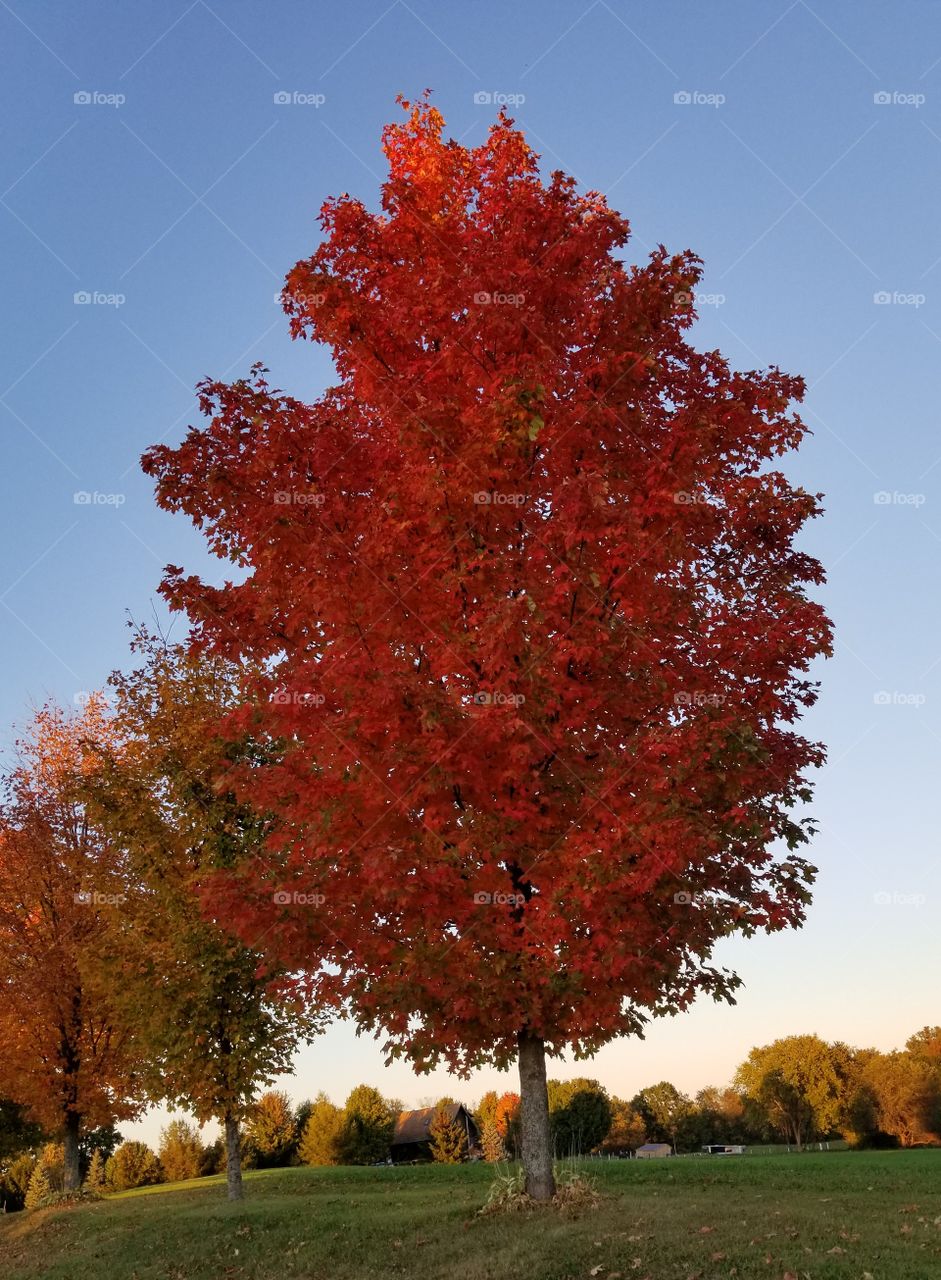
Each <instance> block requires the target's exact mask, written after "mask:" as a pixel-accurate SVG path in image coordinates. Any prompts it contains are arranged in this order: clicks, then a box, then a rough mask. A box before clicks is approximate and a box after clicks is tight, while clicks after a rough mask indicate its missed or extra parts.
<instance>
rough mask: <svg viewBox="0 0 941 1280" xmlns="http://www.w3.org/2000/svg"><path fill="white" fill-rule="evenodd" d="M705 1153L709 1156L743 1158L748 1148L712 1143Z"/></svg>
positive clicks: (724, 1143) (706, 1147) (708, 1145)
mask: <svg viewBox="0 0 941 1280" xmlns="http://www.w3.org/2000/svg"><path fill="white" fill-rule="evenodd" d="M703 1151H704V1152H705V1154H706V1155H707V1156H743V1155H744V1154H745V1151H746V1148H745V1147H740V1146H738V1145H734V1144H731V1145H730V1144H729V1143H727V1142H710V1143H708V1144H707V1145H706V1146H705V1147H703Z"/></svg>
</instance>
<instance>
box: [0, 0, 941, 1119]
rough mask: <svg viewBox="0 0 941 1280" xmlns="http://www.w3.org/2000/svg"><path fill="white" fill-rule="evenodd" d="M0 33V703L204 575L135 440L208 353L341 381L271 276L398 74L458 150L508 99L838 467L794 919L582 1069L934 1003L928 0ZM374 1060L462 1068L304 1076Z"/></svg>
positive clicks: (64, 14) (304, 383)
mask: <svg viewBox="0 0 941 1280" xmlns="http://www.w3.org/2000/svg"><path fill="white" fill-rule="evenodd" d="M0 41H2V44H3V48H4V49H5V51H6V54H7V57H6V68H5V75H4V77H3V80H2V83H0V106H2V116H3V122H4V125H3V131H2V140H0V190H2V191H3V195H2V204H0V222H2V227H3V238H2V250H0V252H2V255H3V259H4V271H3V282H4V284H3V291H2V302H0V305H2V307H3V311H4V320H5V325H4V343H3V361H2V371H0V429H2V433H3V437H2V438H3V459H4V465H3V467H2V470H0V493H2V501H0V524H2V538H3V546H4V548H5V552H6V554H5V555H4V557H3V562H2V566H0V605H2V607H0V644H2V653H0V660H2V669H3V675H4V679H3V686H2V702H0V723H2V724H3V725H4V726H8V725H12V724H13V723H14V722H16V721H20V722H22V720H23V718H24V716H25V715H26V713H27V710H28V707H29V704H30V702H31V701H39V700H42V699H43V698H44V697H46V696H48V695H53V696H56V697H58V698H59V699H61V700H63V701H65V702H69V701H71V700H72V699H73V698H74V697H75V696H76V694H78V693H80V691H82V690H86V689H91V688H94V687H95V686H97V685H100V684H101V683H102V682H103V681H104V679H105V678H106V676H107V674H108V672H109V670H110V669H111V668H113V667H114V666H117V665H120V664H122V663H123V662H124V661H125V660H126V633H125V628H124V617H125V611H127V610H130V611H131V612H132V613H133V614H134V615H135V616H137V617H145V616H147V615H148V613H149V611H150V609H151V607H152V604H151V602H152V601H153V599H154V592H155V587H156V584H157V582H158V581H159V577H160V571H161V568H162V566H163V565H164V564H166V563H167V562H169V561H174V562H177V563H184V564H186V565H188V566H190V567H192V568H194V569H201V568H204V567H206V558H205V555H204V552H203V549H202V546H201V543H200V540H199V539H198V537H197V536H196V534H195V533H194V532H193V531H192V530H190V529H189V528H188V527H187V526H186V524H185V522H184V521H183V520H182V519H176V518H170V517H168V516H165V515H162V514H160V513H158V512H157V511H156V510H155V508H154V506H153V503H152V500H151V490H150V483H149V481H147V480H146V479H145V478H144V477H143V476H142V475H141V474H140V472H139V469H138V465H137V460H138V457H139V455H140V453H141V452H142V450H143V449H144V448H145V447H146V446H147V445H149V444H151V443H152V442H154V441H157V440H160V439H164V438H166V439H171V440H172V439H177V438H179V436H180V434H181V433H182V431H183V430H184V429H185V426H186V425H187V423H188V422H190V421H193V420H194V400H193V393H192V388H193V385H194V383H195V382H196V381H197V379H199V378H200V377H201V376H203V375H204V374H207V373H211V374H213V375H217V376H223V375H227V374H228V375H230V376H237V375H238V374H241V373H243V372H244V371H245V370H247V368H248V366H249V365H250V364H251V363H252V361H254V360H257V359H263V360H264V361H265V362H266V363H267V364H268V365H269V366H270V368H271V369H272V371H273V376H274V380H275V382H276V384H277V385H280V386H283V387H286V388H289V389H290V390H292V391H293V392H294V393H296V394H301V395H305V394H309V395H314V394H316V392H317V391H318V390H319V389H320V388H321V387H322V386H323V385H324V384H325V382H326V381H327V380H328V379H329V376H330V369H329V362H328V360H327V357H326V356H325V354H324V353H323V352H320V351H318V350H315V349H313V348H311V347H310V346H309V345H292V344H291V342H290V340H289V338H288V335H287V330H286V325H285V322H284V319H283V317H282V315H281V312H280V310H279V308H278V307H277V306H276V304H275V294H276V293H277V291H278V290H279V288H280V283H281V279H282V276H283V275H284V273H285V271H286V270H287V269H288V268H289V267H290V266H291V265H292V264H293V263H294V262H295V261H296V260H297V259H298V258H299V257H302V256H303V257H306V256H308V255H309V254H310V253H311V252H312V250H313V248H314V246H315V244H316V241H317V236H318V228H317V226H316V222H315V216H316V213H317V210H318V208H319V205H320V203H321V201H322V200H323V199H324V198H325V197H326V196H328V195H331V194H336V193H339V192H341V191H350V192H354V193H356V194H357V195H359V196H361V197H363V198H364V199H365V200H366V201H367V202H371V203H373V204H375V200H376V196H377V189H378V183H379V179H380V177H381V174H382V157H381V154H380V151H379V134H380V130H381V127H382V125H383V124H384V123H385V122H386V121H387V120H389V119H391V118H393V117H394V116H395V114H396V111H397V108H396V107H395V105H394V98H395V95H396V93H398V92H400V91H402V92H405V93H408V94H415V93H417V92H418V91H420V90H421V89H423V88H425V87H426V86H427V87H431V88H432V89H433V90H434V93H435V100H436V102H437V104H438V106H439V107H440V108H441V110H442V111H443V113H444V115H445V117H446V119H447V122H448V127H449V130H450V132H451V133H452V134H453V135H454V136H455V137H457V138H460V139H463V140H468V141H476V140H479V139H480V138H482V137H483V135H484V132H485V130H486V128H487V125H488V123H489V122H490V120H491V119H492V118H493V116H494V114H495V112H496V109H497V107H496V106H495V105H494V102H495V101H499V98H498V95H512V96H513V101H514V102H515V103H516V105H515V106H514V107H513V109H512V110H513V114H514V115H515V117H516V118H517V120H518V121H519V123H520V124H521V125H522V127H523V128H524V129H525V131H526V133H527V135H528V136H529V138H530V140H531V142H532V143H533V145H534V146H535V147H536V148H537V149H538V150H539V151H540V152H541V154H542V156H543V162H544V165H545V167H546V168H547V169H552V168H557V167H562V168H565V169H566V170H568V171H569V172H571V173H573V174H574V175H575V176H576V178H577V179H578V180H579V181H580V182H581V183H582V184H583V185H585V186H587V187H594V188H598V189H600V190H602V191H604V192H606V193H607V194H608V196H609V199H610V200H611V202H612V203H613V204H614V205H615V206H616V207H617V208H619V209H620V210H621V211H623V212H624V213H625V214H626V215H627V216H628V217H629V218H630V219H631V222H632V225H633V228H634V238H633V240H632V243H631V246H630V249H629V252H630V254H631V255H636V256H638V257H643V256H644V255H645V253H646V251H647V249H648V248H649V247H650V246H651V245H654V244H656V243H657V242H659V241H663V242H664V243H665V244H666V245H668V246H669V247H670V248H672V249H682V248H686V247H691V248H693V249H695V250H696V251H697V252H698V253H699V254H700V255H701V256H702V257H703V258H704V259H705V263H706V276H705V280H704V282H703V287H702V292H703V293H704V294H707V295H710V298H709V299H707V300H705V301H704V302H703V305H702V306H701V320H700V323H699V325H698V328H697V330H696V334H697V340H698V342H699V343H700V344H701V345H703V346H715V345H717V346H720V347H721V348H722V349H723V350H724V351H725V352H726V353H727V354H728V355H729V356H730V358H731V359H732V360H733V361H734V362H735V363H737V364H739V365H741V366H743V367H745V368H753V367H756V366H763V365H766V364H768V363H771V362H775V363H778V364H780V365H781V366H782V367H783V368H785V369H787V370H788V371H791V372H800V373H803V374H804V375H805V376H806V378H807V380H808V384H809V387H810V390H809V395H808V399H807V406H806V408H807V417H808V420H809V422H810V423H811V425H812V427H813V429H814V432H815V434H814V436H813V438H812V439H810V440H809V441H808V443H807V445H806V447H805V449H804V450H803V451H802V454H801V456H800V457H799V458H798V459H796V460H793V461H792V462H791V464H790V469H791V471H792V473H793V474H794V475H795V477H797V478H798V479H799V480H800V481H801V482H802V483H803V484H804V485H805V486H806V487H808V488H812V489H815V490H816V489H820V490H823V491H824V492H825V493H826V508H827V514H826V517H825V519H824V520H822V521H820V522H818V523H817V524H816V526H815V527H814V528H813V530H812V531H811V535H810V539H809V541H810V544H811V545H812V547H813V549H814V551H815V552H816V553H817V554H818V555H819V556H820V557H821V559H822V560H823V561H824V563H825V564H826V565H827V566H828V569H829V575H830V581H829V585H828V587H827V588H826V591H825V599H826V603H827V605H828V607H829V609H830V611H831V613H832V616H833V618H834V620H835V623H836V629H837V655H836V657H835V659H834V660H833V661H832V662H830V663H829V664H827V666H826V668H825V671H824V672H823V675H824V680H825V683H824V692H823V697H822V699H821V701H820V703H819V705H818V707H817V709H816V710H815V711H814V713H813V716H812V717H811V720H810V724H809V729H810V732H812V733H813V734H814V735H815V736H819V737H822V738H823V739H825V740H826V741H827V743H828V744H829V747H830V763H829V764H828V766H827V768H826V769H825V770H824V771H823V773H822V774H821V775H820V777H819V785H818V798H817V802H816V805H815V811H816V813H817V815H818V817H819V819H820V822H821V834H820V836H819V838H818V840H817V842H816V845H815V847H814V855H815V858H816V861H817V862H818V863H819V865H820V867H821V869H822V873H821V877H820V881H819V887H818V891H817V898H816V903H815V906H814V908H813V910H812V913H811V916H810V920H809V923H808V925H807V927H806V928H805V930H804V931H803V932H802V933H798V934H794V935H790V936H785V935H779V936H777V937H775V938H772V939H762V940H756V941H753V942H750V943H735V944H731V945H729V946H728V947H727V948H726V949H725V951H724V952H723V954H722V957H721V958H722V959H723V960H725V961H726V962H728V963H732V964H734V965H735V966H736V967H738V968H739V970H740V972H741V973H742V974H743V975H744V977H745V979H746V984H747V985H746V989H745V991H744V993H743V995H742V998H741V1000H740V1003H739V1005H738V1006H737V1008H735V1009H732V1010H728V1009H724V1008H717V1007H714V1006H712V1005H709V1004H704V1005H700V1006H699V1007H698V1008H697V1009H696V1010H695V1011H694V1012H693V1013H691V1014H690V1015H688V1016H685V1017H683V1018H680V1019H676V1020H673V1021H671V1022H669V1023H664V1024H658V1025H657V1026H656V1027H655V1028H654V1029H653V1030H652V1031H651V1033H650V1035H649V1037H648V1039H647V1041H646V1042H645V1043H643V1044H640V1043H638V1042H621V1043H619V1044H616V1045H613V1046H610V1047H609V1048H607V1049H606V1050H605V1051H604V1052H602V1053H601V1054H600V1055H599V1056H598V1058H597V1059H596V1060H595V1062H594V1063H593V1064H591V1065H590V1066H589V1067H588V1068H587V1069H588V1071H589V1072H590V1073H593V1074H596V1075H598V1076H599V1077H600V1078H601V1079H602V1080H603V1082H604V1083H605V1084H606V1085H608V1087H609V1088H611V1089H612V1090H615V1091H616V1092H618V1093H619V1094H628V1095H629V1094H631V1093H632V1092H634V1091H635V1090H636V1089H637V1088H639V1087H641V1086H643V1085H645V1084H648V1083H651V1082H653V1081H655V1080H657V1079H659V1078H662V1077H664V1076H666V1077H668V1078H670V1079H672V1080H674V1082H675V1083H677V1084H678V1085H680V1086H681V1087H684V1088H687V1089H691V1090H692V1089H696V1088H698V1087H700V1086H701V1085H704V1084H707V1083H710V1082H724V1081H725V1080H727V1079H728V1077H729V1076H730V1074H731V1072H732V1070H733V1069H734V1066H735V1064H736V1063H737V1062H738V1061H739V1060H740V1059H741V1058H742V1057H743V1056H744V1055H745V1054H746V1053H747V1050H748V1048H749V1047H750V1046H751V1045H752V1044H754V1043H756V1042H761V1041H764V1040H767V1039H769V1038H773V1037H774V1036H776V1035H783V1034H788V1033H791V1032H800V1031H818V1032H819V1033H820V1034H822V1035H825V1036H827V1037H832V1038H836V1037H839V1038H844V1039H846V1040H849V1041H851V1042H854V1043H867V1044H870V1043H871V1044H875V1045H877V1046H879V1047H883V1048H888V1047H891V1046H894V1045H896V1044H899V1043H900V1042H902V1041H903V1040H904V1039H905V1037H906V1036H907V1035H908V1034H909V1033H910V1032H912V1031H914V1030H915V1029H917V1028H918V1027H920V1026H921V1025H923V1024H924V1023H926V1022H929V1021H930V1022H938V1021H941V999H939V998H938V996H937V975H938V971H939V932H938V902H939V898H941V870H939V860H938V856H937V847H938V840H939V836H938V816H937V813H938V801H937V797H938V794H939V782H941V780H939V777H938V773H939V770H938V758H939V747H941V643H939V626H941V607H939V600H941V510H939V503H941V430H939V427H941V407H939V405H941V396H939V381H941V377H939V370H941V217H939V206H941V200H939V196H941V181H939V178H941V14H939V12H938V6H937V4H936V3H932V0H921V2H917V0H901V2H900V3H897V4H895V5H892V6H885V5H881V4H879V5H877V4H873V3H868V4H865V3H863V4H861V3H859V2H858V0H816V3H815V4H814V5H811V4H808V3H805V0H794V3H789V2H788V0H725V2H724V3H723V4H721V5H719V4H710V5H703V4H695V3H692V2H691V0H686V2H683V3H676V2H670V0H665V2H664V3H660V4H644V3H640V2H639V0H632V2H630V3H624V2H623V0H621V2H617V0H611V3H608V2H607V0H594V3H592V0H564V2H563V0H517V2H516V3H513V4H509V5H508V4H505V3H502V4H498V3H495V2H492V0H477V3H474V4H461V5H459V4H456V3H445V4H430V3H428V0H408V2H407V3H406V0H395V2H394V3H391V4H390V3H387V2H386V0H376V2H375V3H374V2H373V0H359V2H358V3H354V4H347V5H337V4H332V3H301V2H300V0H272V3H270V4H267V5H261V4H257V3H249V0H212V3H211V4H207V3H205V2H204V0H194V2H193V3H189V2H188V0H159V2H157V0H138V3H135V4H133V5H128V4H119V3H117V2H116V0H98V2H97V3H92V4H84V5H82V4H78V5H77V4H74V3H71V2H68V0H41V2H39V3H37V2H36V0H33V2H32V3H31V2H30V0H11V3H6V0H0ZM76 94H78V95H80V97H79V100H78V101H76V100H75V95H76ZM278 94H280V95H288V97H289V99H290V101H289V102H288V103H286V104H285V103H283V102H282V103H279V102H277V101H276V100H275V95H278ZM81 95H84V97H85V98H86V99H90V100H85V101H83V100H82V98H81ZM676 95H681V99H682V95H686V96H687V97H688V98H689V99H691V100H689V101H683V100H679V101H677V100H675V96H676ZM880 95H881V97H880ZM481 97H483V98H485V99H489V100H485V101H480V98H481ZM302 99H306V100H302ZM76 294H86V295H92V298H93V300H92V301H89V302H84V303H82V302H76V301H75V300H74V296H75V295H76ZM880 298H881V300H880ZM76 493H81V494H88V495H92V500H91V501H88V502H84V503H82V502H76V500H75V495H76ZM876 495H884V496H886V497H888V498H889V500H888V501H879V500H877V497H876ZM158 607H159V606H158ZM880 695H882V696H881V698H880ZM5 736H6V737H7V738H8V737H9V733H6V735H5ZM583 1069H584V1068H583V1067H582V1066H580V1065H579V1066H562V1067H560V1068H559V1071H560V1072H561V1073H563V1074H565V1073H569V1074H571V1073H572V1072H574V1071H582V1070H583ZM361 1079H365V1080H368V1081H370V1082H372V1083H375V1084H377V1085H379V1086H380V1087H382V1088H383V1089H385V1090H386V1091H387V1092H389V1093H394V1094H396V1095H398V1096H400V1097H402V1098H403V1099H404V1100H405V1101H406V1103H410V1102H414V1101H417V1100H418V1099H419V1098H422V1097H425V1096H427V1095H431V1094H434V1093H435V1092H436V1090H437V1091H439V1092H440V1091H443V1089H444V1088H445V1087H446V1081H445V1079H444V1077H443V1076H439V1077H435V1078H432V1079H430V1080H429V1079H422V1078H415V1077H414V1076H412V1074H411V1072H410V1071H409V1069H408V1068H407V1067H404V1066H397V1067H396V1068H394V1069H392V1070H389V1071H385V1070H384V1069H383V1067H382V1064H381V1057H380V1055H379V1053H378V1051H377V1050H376V1049H375V1047H374V1046H373V1045H372V1044H371V1043H370V1042H369V1041H365V1040H359V1041H357V1040H355V1038H354V1037H353V1034H352V1032H351V1031H350V1030H349V1029H346V1028H338V1029H336V1030H334V1031H331V1032H329V1033H328V1034H327V1035H325V1036H324V1037H322V1038H321V1040H319V1041H318V1042H317V1043H316V1044H315V1045H313V1046H311V1047H310V1048H309V1049H306V1050H305V1051H304V1052H303V1053H302V1054H301V1056H300V1058H299V1061H298V1075H297V1079H296V1080H294V1081H292V1082H291V1083H290V1085H289V1087H290V1089H291V1091H292V1092H293V1093H294V1094H295V1095H296V1096H298V1097H299V1096H303V1095H305V1094H311V1093H313V1092H315V1091H316V1090H317V1089H320V1088H324V1089H326V1090H327V1092H329V1093H331V1094H332V1095H333V1096H334V1097H335V1098H337V1099H340V1098H342V1097H343V1096H344V1095H345V1093H346V1092H347V1090H348V1088H349V1087H350V1085H351V1084H352V1083H355V1082H356V1081H358V1080H361ZM493 1082H495V1077H492V1076H487V1075H482V1076H480V1077H479V1078H477V1079H476V1080H474V1081H472V1082H471V1083H470V1085H468V1086H466V1087H465V1086H460V1087H459V1090H458V1091H459V1092H461V1093H462V1094H463V1095H465V1096H466V1097H467V1099H468V1100H473V1099H474V1098H475V1097H476V1096H477V1095H478V1094H479V1092H480V1091H481V1090H482V1089H483V1088H485V1087H487V1086H488V1085H489V1084H490V1083H493ZM451 1088H452V1090H453V1088H454V1086H453V1085H452V1086H451ZM144 1131H145V1132H146V1133H147V1134H148V1135H149V1136H152V1134H153V1132H154V1123H153V1121H151V1122H149V1124H148V1125H145V1129H144Z"/></svg>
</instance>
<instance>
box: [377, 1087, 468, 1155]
mask: <svg viewBox="0 0 941 1280" xmlns="http://www.w3.org/2000/svg"><path fill="white" fill-rule="evenodd" d="M436 1110H437V1107H422V1108H421V1109H420V1110H418V1111H400V1112H399V1116H398V1119H397V1120H396V1122H395V1132H394V1133H393V1135H392V1163H393V1164H408V1163H409V1162H414V1161H422V1160H430V1159H431V1122H432V1120H434V1118H435V1111H436ZM447 1111H448V1119H449V1120H450V1121H451V1123H452V1124H453V1123H454V1122H455V1121H456V1122H457V1123H458V1124H459V1125H460V1126H461V1128H462V1129H463V1130H464V1132H465V1133H466V1134H467V1153H468V1156H469V1157H470V1158H471V1159H473V1158H474V1157H475V1156H479V1154H480V1131H479V1130H478V1128H477V1125H476V1124H475V1122H474V1117H473V1116H472V1115H471V1113H470V1112H469V1111H468V1110H467V1108H466V1107H465V1106H464V1104H463V1103H461V1102H452V1103H451V1104H450V1105H449V1106H448V1108H447Z"/></svg>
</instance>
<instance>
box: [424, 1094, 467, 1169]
mask: <svg viewBox="0 0 941 1280" xmlns="http://www.w3.org/2000/svg"><path fill="white" fill-rule="evenodd" d="M453 1106H454V1104H453V1102H452V1100H451V1099H450V1098H442V1099H441V1101H440V1102H439V1103H438V1105H437V1106H436V1107H435V1113H434V1115H433V1116H432V1118H431V1126H430V1128H429V1130H428V1135H429V1137H430V1138H431V1158H432V1160H434V1161H435V1163H436V1164H460V1163H461V1162H462V1161H464V1160H466V1159H467V1134H466V1132H465V1130H464V1126H463V1125H462V1124H461V1123H460V1122H459V1121H458V1120H453V1119H452V1118H451V1111H452V1109H453Z"/></svg>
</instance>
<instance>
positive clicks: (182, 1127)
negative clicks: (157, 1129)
mask: <svg viewBox="0 0 941 1280" xmlns="http://www.w3.org/2000/svg"><path fill="white" fill-rule="evenodd" d="M202 1154H203V1144H202V1142H201V1141H200V1137H199V1133H198V1132H197V1130H196V1129H194V1127H193V1126H192V1125H191V1124H187V1123H186V1121H185V1120H171V1121H170V1123H169V1124H168V1125H167V1127H166V1128H165V1129H164V1130H163V1132H162V1133H161V1135H160V1151H159V1158H160V1165H161V1168H162V1169H163V1176H164V1179H165V1180H166V1181H167V1182H185V1181H187V1179H189V1178H198V1177H199V1168H200V1162H201V1159H202Z"/></svg>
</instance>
